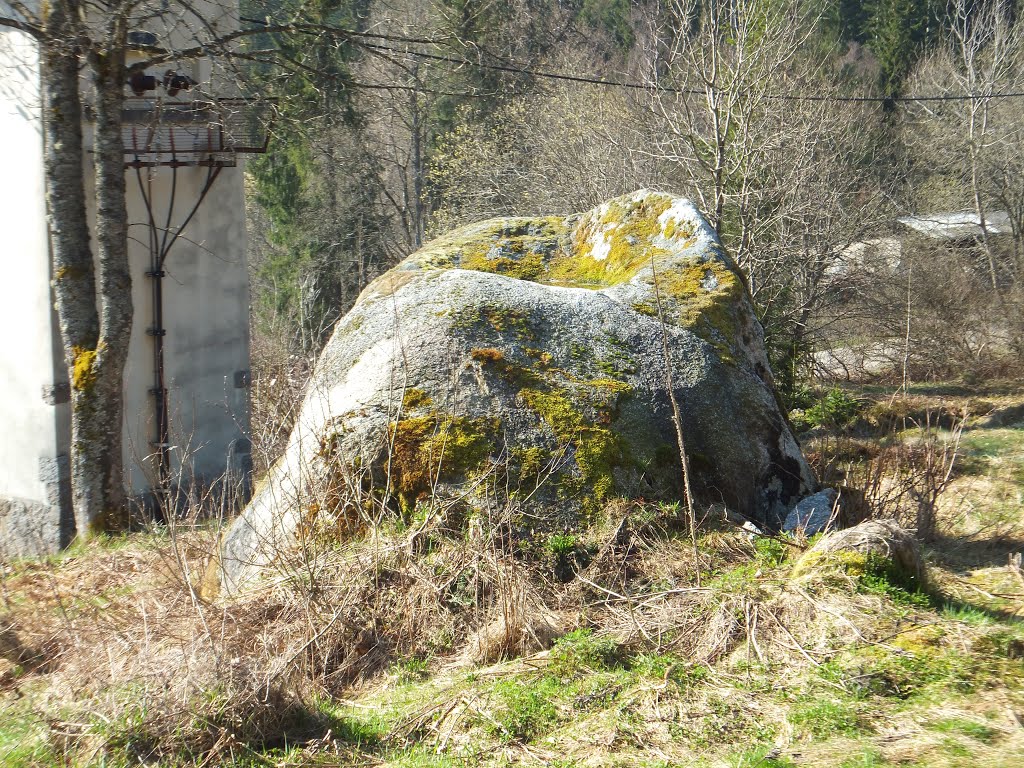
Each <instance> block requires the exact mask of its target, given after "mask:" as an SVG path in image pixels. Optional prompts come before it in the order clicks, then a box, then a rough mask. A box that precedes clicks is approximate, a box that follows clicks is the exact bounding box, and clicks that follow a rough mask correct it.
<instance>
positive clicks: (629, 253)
mask: <svg viewBox="0 0 1024 768" xmlns="http://www.w3.org/2000/svg"><path fill="white" fill-rule="evenodd" d="M671 206H672V198H671V197H669V196H668V195H663V194H648V195H645V196H643V197H639V198H628V199H625V200H623V199H621V198H620V199H619V200H612V201H611V202H609V203H606V204H605V205H603V206H601V208H599V209H598V210H597V211H595V212H594V213H593V214H591V215H590V216H588V217H586V218H584V219H583V221H581V222H580V224H579V226H578V227H577V228H576V232H575V233H574V235H573V247H572V250H571V251H570V252H568V253H566V254H563V255H561V256H560V257H558V258H556V259H553V260H552V262H551V264H550V266H549V268H548V272H547V275H546V276H545V279H546V281H547V282H551V283H555V284H567V285H578V286H583V287H589V286H596V287H600V286H610V285H617V284H619V283H622V282H625V281H626V280H629V279H630V278H631V277H633V276H634V275H635V274H636V273H637V272H639V271H640V270H641V269H643V268H645V267H647V266H649V265H650V264H651V260H652V259H654V258H658V257H660V256H663V255H665V254H666V253H667V252H666V251H665V250H664V249H663V248H660V247H657V246H655V245H654V244H653V242H654V238H655V237H658V236H659V235H663V234H664V233H663V230H662V224H661V222H660V221H659V218H660V216H661V215H662V214H663V213H665V211H667V210H668V209H669V208H670V207H671Z"/></svg>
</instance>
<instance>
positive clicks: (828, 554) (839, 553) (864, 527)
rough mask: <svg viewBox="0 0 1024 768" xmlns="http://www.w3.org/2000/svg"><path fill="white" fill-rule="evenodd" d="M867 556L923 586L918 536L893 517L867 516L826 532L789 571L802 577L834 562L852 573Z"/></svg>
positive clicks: (915, 586)
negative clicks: (871, 518) (856, 522)
mask: <svg viewBox="0 0 1024 768" xmlns="http://www.w3.org/2000/svg"><path fill="white" fill-rule="evenodd" d="M844 555H846V557H844ZM850 555H852V556H854V557H852V558H851V557H849V556H850ZM870 557H875V558H877V559H879V560H881V561H882V562H884V563H886V564H887V568H886V570H887V571H888V572H889V573H891V574H892V575H894V576H896V577H898V578H899V579H900V580H901V581H903V582H904V583H905V584H907V585H910V586H913V587H914V588H916V589H923V588H924V587H925V585H926V580H927V572H926V569H925V566H924V561H923V560H922V559H921V550H920V548H919V547H918V546H917V540H916V539H915V538H914V536H913V534H912V533H911V532H910V531H908V530H906V529H905V528H903V527H901V526H900V524H899V523H897V522H896V521H895V520H867V521H865V522H863V523H860V524H859V525H855V526H853V527H852V528H845V529H844V530H841V531H833V532H832V533H827V534H825V535H824V536H823V537H822V538H821V539H820V540H819V541H818V542H817V543H816V544H815V545H814V546H813V547H811V548H810V549H808V550H807V551H806V552H804V554H803V555H802V556H801V557H800V559H799V560H798V561H797V562H796V565H794V566H793V574H792V575H793V576H794V577H805V576H808V575H813V574H815V573H818V572H821V571H827V570H829V569H830V568H833V567H835V566H837V565H838V566H839V567H840V568H842V569H843V570H846V571H848V572H851V573H855V572H857V571H858V570H863V569H864V567H865V565H866V564H867V562H868V558H870Z"/></svg>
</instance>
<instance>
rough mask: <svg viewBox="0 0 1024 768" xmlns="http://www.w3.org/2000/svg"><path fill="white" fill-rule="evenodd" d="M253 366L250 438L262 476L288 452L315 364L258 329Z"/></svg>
mask: <svg viewBox="0 0 1024 768" xmlns="http://www.w3.org/2000/svg"><path fill="white" fill-rule="evenodd" d="M251 366H252V383H251V388H250V392H251V396H252V401H251V409H252V412H251V416H250V420H251V427H250V434H251V435H252V442H253V448H252V453H253V461H254V467H253V470H254V471H255V472H256V474H257V475H259V474H262V473H263V472H265V471H267V469H269V468H270V466H271V465H272V464H273V463H274V460H275V459H276V458H277V457H278V456H280V455H281V453H282V452H283V451H284V446H285V443H286V442H287V440H288V435H289V434H290V433H291V430H292V425H293V424H294V423H295V419H296V417H297V416H298V412H299V408H300V406H301V405H302V393H303V391H304V390H305V388H306V383H307V382H308V381H309V376H310V373H311V371H312V363H311V361H310V360H309V359H308V358H306V357H305V356H303V355H299V354H296V353H294V352H293V351H291V349H290V348H289V345H288V344H287V342H286V341H285V340H283V339H281V338H278V337H274V336H271V335H269V334H267V333H260V332H259V331H258V330H257V329H254V331H253V336H252V349H251Z"/></svg>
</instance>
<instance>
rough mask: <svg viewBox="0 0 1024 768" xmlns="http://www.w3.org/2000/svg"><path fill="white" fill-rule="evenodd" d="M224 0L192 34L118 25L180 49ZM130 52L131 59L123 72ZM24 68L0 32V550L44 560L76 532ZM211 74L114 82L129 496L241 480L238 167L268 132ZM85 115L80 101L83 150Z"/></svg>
mask: <svg viewBox="0 0 1024 768" xmlns="http://www.w3.org/2000/svg"><path fill="white" fill-rule="evenodd" d="M225 2H226V3H227V4H222V3H218V2H210V1H204V0H199V1H198V2H194V3H192V4H191V5H190V7H191V8H195V9H196V10H198V11H199V12H200V14H202V15H203V16H204V25H203V27H199V26H198V25H197V24H193V26H194V27H195V29H190V28H189V26H188V25H187V24H186V23H184V22H183V21H182V20H181V18H175V20H174V22H173V25H172V26H165V27H164V28H160V29H155V28H148V27H144V28H141V29H139V30H138V31H136V32H133V33H132V35H131V41H132V43H133V44H136V45H145V46H153V45H157V46H161V47H164V48H167V49H168V50H179V49H184V48H186V47H189V46H191V45H195V44H196V42H197V41H198V40H199V39H201V38H202V37H204V36H206V35H209V33H210V30H211V29H212V30H216V31H217V32H218V33H221V32H225V31H229V30H230V29H233V28H237V24H238V16H237V0H225ZM4 5H5V3H3V2H0V13H2V12H3V11H4V10H5V9H4V7H3V6H4ZM150 23H152V22H150ZM141 57H142V54H131V55H130V56H129V61H130V62H131V61H133V60H134V61H140V60H142V58H141ZM39 60H40V59H39V50H38V47H37V45H36V43H35V42H34V41H33V39H32V38H31V37H30V36H28V35H26V34H24V33H22V32H19V31H17V30H14V29H9V28H0V137H2V143H0V146H2V150H3V159H2V162H3V165H4V167H3V171H2V174H0V555H8V556H10V555H17V554H32V553H40V552H50V551H54V550H56V549H58V548H59V547H61V546H64V545H66V544H67V543H68V542H69V541H70V539H71V537H72V536H73V535H74V530H73V525H74V523H73V517H72V515H71V512H70V493H69V481H68V459H67V457H68V451H69V444H70V406H69V388H68V382H67V376H66V371H65V366H64V362H63V356H62V351H61V341H60V333H59V327H58V324H57V318H56V313H55V311H54V306H53V305H54V300H53V294H52V289H51V284H50V283H51V278H52V267H51V259H50V252H49V234H48V228H47V211H46V200H45V195H44V177H43V142H44V133H43V125H42V113H41V109H40V72H39ZM218 79H222V78H218V77H217V76H216V74H215V72H214V62H212V61H210V60H208V59H202V58H199V59H191V60H179V61H175V62H173V63H172V64H164V65H161V66H159V67H154V68H153V69H152V71H148V72H146V73H145V76H144V77H136V78H134V79H133V80H132V82H131V83H130V84H129V83H126V85H125V93H126V95H127V96H128V97H129V98H128V101H127V103H126V105H125V114H124V124H125V129H124V144H125V175H126V182H127V190H128V200H127V208H128V219H129V224H130V228H129V258H130V263H131V271H132V280H133V287H132V294H133V302H134V311H135V315H134V322H133V327H132V332H131V339H130V347H129V356H128V364H127V367H126V370H125V375H124V402H125V415H124V424H123V434H124V464H125V478H124V480H125V486H126V488H127V489H128V491H129V492H130V493H131V494H132V495H133V496H136V497H140V498H146V497H150V498H151V497H152V495H153V494H154V493H155V492H157V491H160V490H161V489H164V488H168V487H179V486H180V487H194V486H195V485H197V484H198V485H201V486H207V485H211V484H214V483H216V482H217V481H218V480H220V479H222V478H224V477H227V478H229V480H230V481H231V483H232V484H236V485H237V484H241V485H243V486H244V484H245V483H246V482H247V477H248V471H249V465H250V461H249V458H250V457H249V454H250V447H249V446H250V444H249V440H248V437H247V436H248V432H249V398H248V395H249V392H248V386H249V286H248V274H247V267H246V243H245V217H244V199H243V179H242V168H241V164H242V162H241V159H242V156H244V153H247V152H258V151H262V150H263V149H264V148H265V146H266V139H265V133H264V131H263V130H262V129H261V128H259V120H258V119H257V116H256V115H254V114H253V110H254V109H255V108H254V107H253V106H252V105H249V104H247V103H246V102H244V101H243V100H240V99H234V98H227V96H228V95H230V93H231V90H230V88H228V87H226V86H225V85H223V84H220V83H218V82H217V81H218ZM90 111H91V110H90V109H89V107H88V104H86V105H85V113H86V117H85V118H84V120H85V123H84V126H83V128H84V133H85V142H86V150H87V153H88V150H89V147H90V146H91V126H90V123H89V117H88V115H89V113H90ZM86 165H87V168H86V174H87V180H86V185H87V188H88V186H89V185H90V184H91V179H90V176H91V173H92V171H91V168H89V167H88V165H89V163H88V162H87V163H86ZM89 204H90V205H91V201H89ZM90 215H91V213H90Z"/></svg>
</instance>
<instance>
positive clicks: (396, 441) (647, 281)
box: [223, 191, 815, 582]
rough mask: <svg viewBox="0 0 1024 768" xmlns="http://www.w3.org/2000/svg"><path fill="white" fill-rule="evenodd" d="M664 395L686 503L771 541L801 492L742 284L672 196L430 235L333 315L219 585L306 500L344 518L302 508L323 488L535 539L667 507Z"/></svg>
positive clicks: (265, 554)
mask: <svg viewBox="0 0 1024 768" xmlns="http://www.w3.org/2000/svg"><path fill="white" fill-rule="evenodd" d="M669 381H671V383H672V386H673V395H674V396H675V398H676V401H677V403H678V405H679V407H680V409H681V413H682V419H683V424H682V428H683V432H684V434H685V437H686V443H687V447H688V451H689V453H690V458H691V466H692V469H693V478H692V481H693V483H692V484H693V488H694V490H695V492H696V494H697V497H698V499H699V500H700V501H701V502H702V503H709V504H710V503H718V504H720V503H722V502H724V503H725V504H726V505H727V506H729V507H730V508H731V509H733V510H735V511H736V512H738V513H740V514H743V515H746V516H748V517H750V518H752V519H754V520H756V521H758V522H759V523H760V524H762V525H763V526H765V527H768V528H777V527H778V525H779V524H780V522H781V521H782V519H783V518H784V517H785V515H786V513H787V512H788V510H789V509H790V508H791V507H792V505H793V504H794V503H795V502H796V501H797V500H799V499H800V498H801V497H802V496H804V495H805V494H806V493H808V492H809V491H811V490H813V489H814V487H815V481H814V478H813V476H812V474H811V472H810V470H809V469H808V467H807V464H806V462H805V461H804V459H803V457H802V455H801V453H800V450H799V447H798V446H797V444H796V441H795V440H794V438H793V436H792V434H791V433H790V430H789V427H788V426H787V424H786V421H785V419H784V418H783V416H782V414H781V413H780V411H779V408H778V406H777V403H776V398H775V394H774V389H773V384H772V379H771V373H770V371H769V369H768V363H767V358H766V355H765V350H764V342H763V334H762V330H761V327H760V325H759V324H758V322H757V319H756V317H755V315H754V311H753V307H752V305H751V301H750V297H749V295H748V292H747V289H746V285H745V283H744V279H743V276H742V274H741V273H740V271H739V270H738V269H737V267H736V265H735V264H733V262H732V261H731V260H730V259H729V258H728V256H727V255H726V254H725V253H724V251H723V249H722V247H721V245H720V243H719V242H718V239H717V237H716V235H715V233H714V231H713V230H712V229H711V228H710V227H709V226H708V225H707V223H706V222H705V221H704V219H703V218H702V217H701V216H700V214H699V213H698V212H697V210H696V209H695V208H694V206H693V205H692V204H691V203H690V202H689V201H686V200H683V199H680V198H675V197H672V196H670V195H666V194H662V193H658V192H649V191H640V192H636V193H634V194H632V195H627V196H624V197H621V198H617V199H615V200H611V201H609V202H607V203H605V204H603V205H601V206H599V207H598V208H596V209H595V210H593V211H590V212H587V213H584V214H577V215H573V216H569V217H566V218H561V217H541V218H514V219H495V220H491V221H486V222H481V223H479V224H475V225H472V226H469V227H466V228H464V229H461V230H458V231H456V232H453V233H451V234H449V235H446V236H444V237H442V238H439V239H438V240H435V241H434V242H432V243H429V244H428V245H426V246H425V247H424V248H423V249H421V250H420V251H418V252H417V253H414V254H413V255H411V256H409V257H408V258H407V259H406V260H405V261H403V262H402V263H401V264H399V265H398V266H397V267H395V268H394V269H393V270H391V271H390V272H388V273H387V274H386V275H384V276H382V277H381V278H379V279H378V280H376V281H374V282H373V283H372V284H371V285H370V286H368V287H367V288H366V290H365V291H364V292H363V294H362V295H361V296H360V298H359V300H358V301H357V303H356V305H355V306H354V307H353V308H352V310H351V311H350V312H349V313H348V315H346V317H345V318H343V319H342V320H341V321H340V322H339V324H338V327H337V328H336V330H335V332H334V336H333V337H332V339H331V341H330V342H329V343H328V345H327V347H326V348H325V349H324V352H323V355H322V357H321V359H320V360H319V361H318V363H317V366H316V370H315V372H314V375H313V379H312V381H311V383H310V386H309V390H308V392H307V394H306V399H305V402H304V404H303V407H302V411H301V415H300V417H299V420H298V423H297V425H296V427H295V430H294V432H293V434H292V437H291V440H290V443H289V448H288V451H287V454H286V456H285V457H284V459H283V460H282V461H281V462H280V465H279V466H278V467H277V468H276V469H275V470H274V473H273V476H272V477H271V479H270V482H268V483H267V484H266V486H265V487H264V490H263V491H262V492H261V493H258V494H257V495H256V497H255V498H254V500H253V502H252V504H251V505H250V507H249V508H248V509H247V510H246V512H245V514H244V516H243V518H242V520H240V521H239V522H238V523H236V524H235V526H234V527H233V528H232V530H231V531H230V532H229V534H228V536H227V538H226V540H225V544H224V558H223V562H224V563H225V570H226V572H227V573H228V574H229V575H228V577H227V580H228V581H229V582H237V581H239V580H245V579H246V578H248V575H249V574H251V573H252V569H251V568H250V567H249V566H248V565H247V564H248V563H260V562H266V561H267V560H269V559H270V558H272V557H273V548H274V547H279V546H280V545H281V544H282V543H283V542H285V541H286V540H287V538H288V537H289V536H290V535H292V534H291V533H290V532H291V531H294V530H295V529H296V526H298V525H300V524H301V523H300V522H296V521H302V520H304V519H306V518H308V510H309V509H310V508H312V507H313V505H315V508H316V510H317V513H318V514H328V515H329V514H332V511H331V508H332V506H333V507H337V506H339V505H342V506H343V505H344V502H343V501H342V500H340V499H339V498H335V497H334V496H332V497H331V498H330V499H329V500H328V501H327V502H324V500H323V499H319V498H318V494H319V496H323V494H322V491H321V489H322V487H323V486H324V484H325V483H327V481H326V480H325V477H328V478H334V479H333V480H331V481H330V482H329V483H327V485H330V487H332V488H334V487H341V488H347V489H350V491H351V492H352V493H358V494H362V495H363V497H364V498H363V500H362V501H361V502H360V503H363V504H368V505H369V506H370V507H372V508H373V509H375V510H377V512H376V513H375V514H377V516H378V517H379V516H380V515H381V514H387V511H386V510H387V509H388V508H389V507H390V508H393V511H394V514H396V515H398V514H402V515H405V516H406V517H407V518H408V517H409V515H411V514H412V512H413V511H414V510H416V509H421V508H434V507H436V506H437V505H438V504H439V503H441V500H443V499H457V500H458V503H459V504H463V505H465V504H468V505H471V506H473V505H475V506H477V507H479V508H481V509H483V508H493V507H494V506H495V505H497V506H498V507H504V508H505V509H507V510H511V511H514V512H515V513H516V514H520V513H522V514H525V515H526V516H527V517H526V518H524V519H528V523H526V522H524V525H529V527H531V528H534V529H536V528H544V527H545V526H547V527H549V528H550V529H551V530H555V529H557V528H561V527H562V526H566V525H573V526H575V525H578V524H581V523H585V522H586V521H587V519H588V518H589V516H590V515H591V514H592V513H593V512H594V511H595V510H596V509H598V508H599V507H600V506H601V505H602V504H603V503H604V502H605V501H607V500H608V499H610V498H613V497H617V496H627V497H628V496H643V497H645V498H665V499H677V498H678V497H679V493H680V479H681V469H680V462H679V455H678V450H677V448H676V437H675V427H674V425H673V423H672V405H671V402H670V398H669ZM325 435H329V436H330V446H331V451H330V461H327V460H326V459H325V454H324V451H323V450H322V448H321V446H322V445H323V444H324V438H325ZM339 471H341V472H348V473H349V475H350V476H349V477H347V478H345V479H344V482H340V483H339V482H337V478H336V475H337V473H338V472H339ZM445 503H446V502H445ZM446 508H447V507H446ZM304 515H305V517H304ZM254 550H256V552H254Z"/></svg>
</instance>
